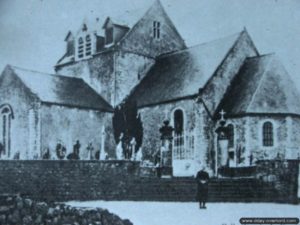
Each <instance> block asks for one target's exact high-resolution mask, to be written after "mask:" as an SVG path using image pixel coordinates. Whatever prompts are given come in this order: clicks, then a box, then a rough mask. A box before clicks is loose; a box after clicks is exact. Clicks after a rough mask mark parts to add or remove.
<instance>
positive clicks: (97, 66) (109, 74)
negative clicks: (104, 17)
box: [56, 51, 115, 105]
mask: <svg viewBox="0 0 300 225" xmlns="http://www.w3.org/2000/svg"><path fill="white" fill-rule="evenodd" d="M114 54H115V53H114V52H113V51H108V52H103V53H100V54H97V55H95V56H93V58H90V59H87V60H82V61H78V62H76V63H72V64H67V65H64V66H59V67H57V68H56V73H57V74H59V75H65V76H70V77H78V78H82V79H83V80H84V81H85V82H86V83H87V84H89V85H90V86H91V87H92V88H93V89H94V90H96V91H97V92H98V93H99V94H100V95H101V96H102V97H103V98H104V99H105V100H106V101H107V102H109V103H111V104H112V105H114V98H115V96H114V93H113V91H114V89H115V87H114V85H115V83H114V75H113V74H114Z"/></svg>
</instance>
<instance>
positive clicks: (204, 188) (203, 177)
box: [196, 166, 209, 209]
mask: <svg viewBox="0 0 300 225" xmlns="http://www.w3.org/2000/svg"><path fill="white" fill-rule="evenodd" d="M196 181H197V186H198V187H197V200H198V201H199V207H200V209H206V206H205V204H206V201H207V198H208V181H209V175H208V173H207V172H206V171H205V167H204V166H202V168H201V169H200V170H199V171H198V173H197V175H196Z"/></svg>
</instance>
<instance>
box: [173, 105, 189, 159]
mask: <svg viewBox="0 0 300 225" xmlns="http://www.w3.org/2000/svg"><path fill="white" fill-rule="evenodd" d="M173 118H174V151H173V157H174V159H185V158H186V149H185V148H184V146H185V136H184V116H183V111H182V110H181V109H176V110H175V111H174V117H173Z"/></svg>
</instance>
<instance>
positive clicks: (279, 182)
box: [256, 160, 300, 203]
mask: <svg viewBox="0 0 300 225" xmlns="http://www.w3.org/2000/svg"><path fill="white" fill-rule="evenodd" d="M299 165H300V160H262V161H258V162H257V167H256V178H257V179H259V180H260V181H262V182H263V183H264V184H265V186H272V187H273V188H274V190H275V191H276V193H275V195H276V198H277V199H278V200H279V201H282V202H294V203H297V202H298V197H297V192H298V186H299V185H300V184H298V177H299Z"/></svg>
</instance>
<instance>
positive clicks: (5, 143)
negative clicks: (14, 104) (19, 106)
mask: <svg viewBox="0 0 300 225" xmlns="http://www.w3.org/2000/svg"><path fill="white" fill-rule="evenodd" d="M0 113H1V121H0V122H1V130H2V132H1V148H2V149H1V152H0V156H1V158H2V156H4V155H5V156H7V157H10V146H11V137H10V134H11V119H12V118H13V112H12V109H11V107H10V106H9V105H3V106H2V107H1V108H0Z"/></svg>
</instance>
